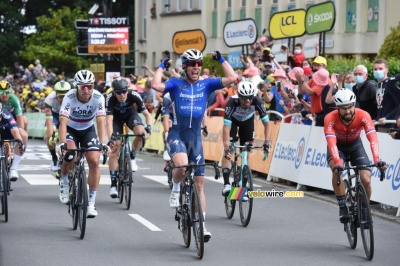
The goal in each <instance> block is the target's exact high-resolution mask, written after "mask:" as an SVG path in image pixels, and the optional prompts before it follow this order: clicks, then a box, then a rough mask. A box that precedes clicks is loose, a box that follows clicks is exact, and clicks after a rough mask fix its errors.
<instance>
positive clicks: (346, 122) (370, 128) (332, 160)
mask: <svg viewBox="0 0 400 266" xmlns="http://www.w3.org/2000/svg"><path fill="white" fill-rule="evenodd" d="M355 103H356V96H355V94H354V93H353V92H352V91H351V90H339V91H338V92H337V93H336V94H335V104H336V107H337V110H335V111H333V112H330V113H329V114H328V115H326V117H325V119H324V129H325V137H326V141H327V143H328V152H327V155H328V156H327V160H328V163H329V167H330V168H331V169H332V187H333V190H334V192H335V195H336V199H337V201H338V204H339V219H340V221H341V222H342V223H346V222H348V221H349V218H350V217H349V214H348V210H347V207H346V203H345V202H346V198H345V188H344V184H343V180H342V178H341V177H340V181H341V182H340V185H339V186H337V176H338V173H341V172H343V165H344V162H345V160H346V158H350V162H351V165H353V166H357V165H369V164H370V163H369V159H368V156H367V154H366V152H365V149H364V147H363V143H362V141H361V138H360V134H361V131H362V130H363V129H364V131H365V134H366V136H367V139H368V141H369V143H370V147H371V152H372V157H373V161H374V163H375V164H376V165H377V166H378V167H379V168H382V169H386V164H385V162H383V161H381V160H380V156H379V143H378V136H377V134H376V131H375V126H374V123H373V122H372V119H371V116H370V115H369V113H367V112H366V111H364V110H361V109H359V108H356V107H355ZM360 176H361V182H362V183H363V185H364V187H365V190H366V191H367V194H368V198H370V197H371V192H372V190H371V170H370V169H368V168H366V169H363V170H361V171H360Z"/></svg>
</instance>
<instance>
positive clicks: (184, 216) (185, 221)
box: [179, 185, 191, 248]
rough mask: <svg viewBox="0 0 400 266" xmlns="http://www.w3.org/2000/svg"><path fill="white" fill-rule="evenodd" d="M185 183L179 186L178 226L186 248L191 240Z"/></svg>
mask: <svg viewBox="0 0 400 266" xmlns="http://www.w3.org/2000/svg"><path fill="white" fill-rule="evenodd" d="M186 190H187V187H186V185H182V186H181V193H180V199H179V208H180V213H181V221H180V228H181V231H182V235H183V242H185V246H186V247H187V248H188V247H190V240H191V231H190V229H191V228H190V227H191V224H190V211H189V205H188V204H187V202H188V199H186Z"/></svg>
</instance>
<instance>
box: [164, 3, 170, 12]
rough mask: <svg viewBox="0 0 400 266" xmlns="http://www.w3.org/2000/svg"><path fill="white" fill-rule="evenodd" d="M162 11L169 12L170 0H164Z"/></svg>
mask: <svg viewBox="0 0 400 266" xmlns="http://www.w3.org/2000/svg"><path fill="white" fill-rule="evenodd" d="M164 12H165V13H169V12H171V2H170V0H164Z"/></svg>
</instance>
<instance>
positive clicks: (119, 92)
mask: <svg viewBox="0 0 400 266" xmlns="http://www.w3.org/2000/svg"><path fill="white" fill-rule="evenodd" d="M127 92H128V90H126V89H125V90H119V91H115V93H116V94H117V95H121V94H125V93H127Z"/></svg>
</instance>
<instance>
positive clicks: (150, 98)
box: [143, 80, 159, 113]
mask: <svg viewBox="0 0 400 266" xmlns="http://www.w3.org/2000/svg"><path fill="white" fill-rule="evenodd" d="M144 90H145V92H146V96H145V97H144V98H143V102H144V105H145V106H146V108H147V110H149V112H150V113H152V112H153V110H154V108H156V107H157V106H158V103H159V101H158V100H157V98H156V92H155V91H154V90H153V89H152V88H151V80H147V81H146V82H145V86H144Z"/></svg>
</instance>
